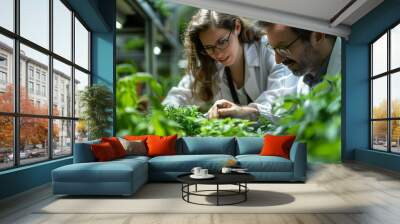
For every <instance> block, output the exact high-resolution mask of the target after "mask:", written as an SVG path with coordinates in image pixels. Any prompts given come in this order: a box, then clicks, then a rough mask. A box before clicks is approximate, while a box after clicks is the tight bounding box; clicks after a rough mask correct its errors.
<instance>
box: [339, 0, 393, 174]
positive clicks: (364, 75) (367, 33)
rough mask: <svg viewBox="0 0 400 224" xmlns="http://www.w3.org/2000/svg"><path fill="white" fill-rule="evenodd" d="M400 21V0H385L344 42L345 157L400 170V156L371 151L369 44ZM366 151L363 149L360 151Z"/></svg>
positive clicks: (343, 154)
mask: <svg viewBox="0 0 400 224" xmlns="http://www.w3.org/2000/svg"><path fill="white" fill-rule="evenodd" d="M399 21H400V0H385V1H384V2H383V3H382V4H380V5H379V6H378V7H376V8H375V9H374V10H373V11H371V12H370V13H368V14H367V15H366V16H364V17H363V18H362V19H361V20H359V21H358V22H357V23H355V24H354V25H353V26H352V28H351V29H352V30H351V35H350V38H349V40H348V41H347V42H345V43H344V52H343V53H344V55H345V58H344V64H345V66H344V71H343V73H344V113H345V116H344V117H343V125H344V129H343V137H342V140H343V141H344V142H343V148H342V157H343V160H353V159H355V160H358V161H362V162H365V163H369V164H371V165H377V166H381V167H383V168H387V169H392V170H398V167H399V165H396V164H395V163H397V164H400V160H399V159H400V157H399V156H396V155H390V156H391V159H388V157H387V153H383V154H385V156H382V155H383V154H382V153H381V152H376V151H371V150H369V139H370V138H369V133H370V132H369V130H370V124H369V79H368V77H369V74H370V73H369V66H370V65H369V45H368V44H369V43H370V42H372V41H373V40H374V39H375V38H377V37H378V36H379V35H380V34H382V33H383V32H385V31H386V30H387V29H388V28H389V27H391V26H392V25H393V24H395V23H397V22H399ZM359 150H363V151H359Z"/></svg>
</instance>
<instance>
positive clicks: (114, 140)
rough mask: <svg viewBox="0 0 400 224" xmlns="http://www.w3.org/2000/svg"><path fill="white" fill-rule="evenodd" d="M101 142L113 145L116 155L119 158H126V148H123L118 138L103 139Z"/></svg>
mask: <svg viewBox="0 0 400 224" xmlns="http://www.w3.org/2000/svg"><path fill="white" fill-rule="evenodd" d="M101 142H108V143H110V144H111V146H112V148H113V149H114V152H115V155H116V156H117V158H121V157H125V156H126V151H125V149H124V146H122V144H121V142H120V141H119V139H118V138H117V137H109V138H101Z"/></svg>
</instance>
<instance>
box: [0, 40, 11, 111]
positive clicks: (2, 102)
mask: <svg viewBox="0 0 400 224" xmlns="http://www.w3.org/2000/svg"><path fill="white" fill-rule="evenodd" d="M13 50H14V42H13V40H12V39H10V38H7V37H5V36H3V35H0V111H1V112H13V111H14V72H13V64H14V54H13Z"/></svg>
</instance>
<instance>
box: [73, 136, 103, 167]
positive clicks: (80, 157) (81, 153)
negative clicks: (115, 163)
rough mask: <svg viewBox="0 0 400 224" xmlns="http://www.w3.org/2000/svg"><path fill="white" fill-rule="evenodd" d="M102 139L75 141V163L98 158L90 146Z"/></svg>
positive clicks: (93, 160)
mask: <svg viewBox="0 0 400 224" xmlns="http://www.w3.org/2000/svg"><path fill="white" fill-rule="evenodd" d="M99 143H100V139H98V140H93V141H87V142H81V143H75V147H74V163H88V162H95V161H96V158H95V157H94V155H93V152H92V150H91V148H90V146H91V145H92V144H99Z"/></svg>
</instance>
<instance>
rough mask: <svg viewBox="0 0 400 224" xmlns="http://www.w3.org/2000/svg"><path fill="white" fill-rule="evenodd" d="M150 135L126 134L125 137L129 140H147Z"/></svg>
mask: <svg viewBox="0 0 400 224" xmlns="http://www.w3.org/2000/svg"><path fill="white" fill-rule="evenodd" d="M148 136H149V135H125V136H124V139H126V140H128V141H138V140H140V141H146V139H147V137H148Z"/></svg>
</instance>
